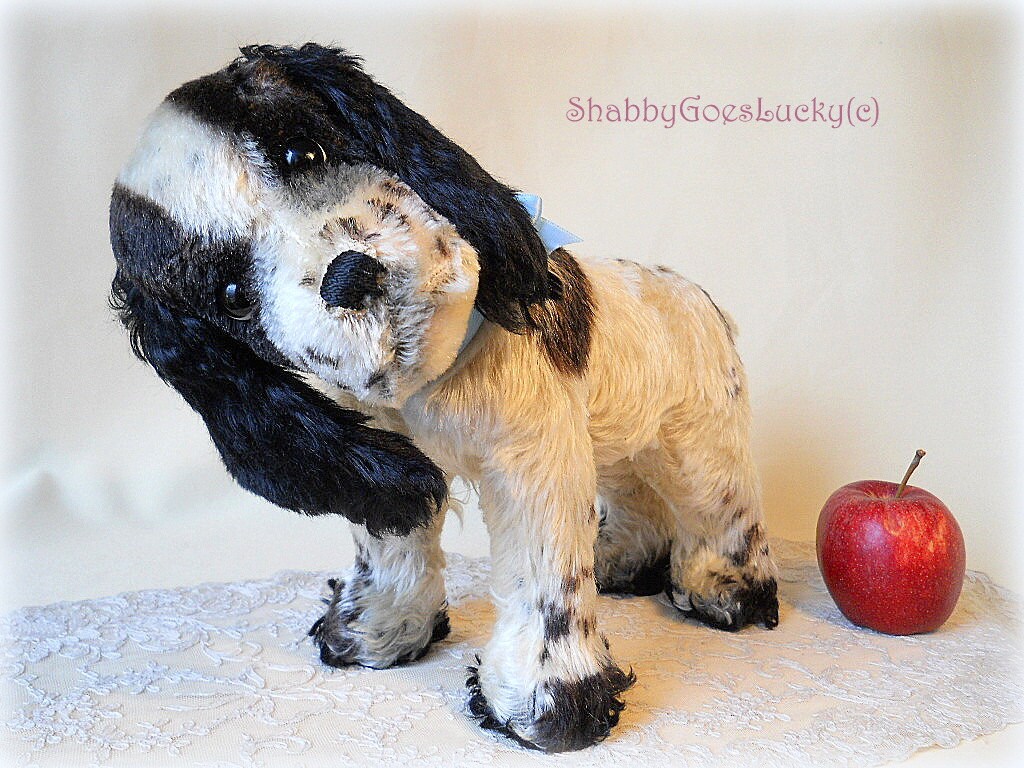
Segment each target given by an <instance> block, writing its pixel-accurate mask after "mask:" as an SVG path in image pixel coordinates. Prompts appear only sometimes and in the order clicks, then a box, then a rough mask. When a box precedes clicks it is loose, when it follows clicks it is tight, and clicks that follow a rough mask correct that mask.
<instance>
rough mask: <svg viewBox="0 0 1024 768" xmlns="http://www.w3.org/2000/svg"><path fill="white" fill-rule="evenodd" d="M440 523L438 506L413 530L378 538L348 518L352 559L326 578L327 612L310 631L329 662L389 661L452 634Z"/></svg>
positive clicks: (414, 655) (408, 657)
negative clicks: (339, 574)
mask: <svg viewBox="0 0 1024 768" xmlns="http://www.w3.org/2000/svg"><path fill="white" fill-rule="evenodd" d="M443 523H444V514H443V513H440V514H437V515H436V516H435V518H434V520H433V521H432V522H431V523H430V524H429V525H428V526H427V527H424V528H417V529H414V530H413V531H412V533H410V534H409V535H408V536H383V537H381V538H377V537H374V536H371V535H369V534H368V533H367V531H366V528H364V527H363V526H361V525H351V528H352V535H353V537H354V538H355V542H356V558H355V563H354V564H353V565H352V568H351V570H350V571H349V573H348V575H347V576H346V577H345V578H344V579H338V580H335V579H331V580H330V581H329V582H328V586H329V588H330V590H331V597H330V599H329V601H328V607H327V612H326V613H325V614H324V615H323V616H322V617H321V618H320V619H318V620H317V622H316V623H315V624H314V625H313V628H312V629H311V630H310V631H309V634H310V635H311V636H312V637H313V638H314V639H315V640H316V642H317V644H318V645H319V646H320V658H321V659H322V660H323V661H324V663H326V664H330V665H331V666H335V667H344V666H349V665H352V664H359V665H361V666H364V667H373V668H375V669H384V668H386V667H392V666H395V665H399V664H405V663H407V662H410V661H415V660H416V659H418V658H420V657H421V656H422V655H423V654H425V653H426V652H427V649H428V648H429V646H430V644H431V643H433V642H436V641H438V640H441V639H443V638H445V637H446V636H447V635H448V631H449V625H448V608H447V603H446V602H445V588H444V565H445V560H444V552H443V551H442V550H441V544H440V536H441V527H442V525H443Z"/></svg>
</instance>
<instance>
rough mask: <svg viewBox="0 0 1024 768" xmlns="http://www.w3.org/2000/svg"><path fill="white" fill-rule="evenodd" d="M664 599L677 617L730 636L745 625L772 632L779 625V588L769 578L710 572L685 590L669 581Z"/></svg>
mask: <svg viewBox="0 0 1024 768" xmlns="http://www.w3.org/2000/svg"><path fill="white" fill-rule="evenodd" d="M665 595H666V596H667V597H668V599H669V600H670V601H671V603H672V605H674V606H675V607H676V608H678V609H679V611H680V613H682V614H683V615H684V616H687V617H689V618H693V619H697V620H698V621H700V622H702V623H704V624H707V625H708V626H711V627H714V628H715V629H724V630H726V631H729V632H736V631H738V630H740V629H743V627H745V626H747V625H748V624H761V625H762V626H764V627H765V629H775V627H777V626H778V624H779V599H778V587H777V585H776V581H775V578H774V577H772V576H766V577H758V576H755V575H749V574H731V573H715V572H709V573H707V574H704V576H703V578H702V579H700V583H699V585H697V586H695V588H692V589H687V588H686V587H684V586H679V585H677V584H674V583H672V582H671V581H670V582H669V584H668V585H667V586H666V587H665Z"/></svg>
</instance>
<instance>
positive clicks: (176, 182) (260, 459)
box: [110, 44, 547, 533]
mask: <svg viewBox="0 0 1024 768" xmlns="http://www.w3.org/2000/svg"><path fill="white" fill-rule="evenodd" d="M242 54H243V55H242V57H240V58H239V59H237V60H236V61H234V62H232V63H231V64H230V65H228V66H227V67H226V68H224V69H222V70H220V71H219V72H216V73H214V74H212V75H208V76H206V77H203V78H200V79H198V80H194V81H192V82H189V83H186V84H185V85H183V86H181V87H180V88H178V89H177V90H176V91H174V92H173V93H171V94H170V96H168V97H167V99H166V101H165V102H164V103H163V105H161V106H160V108H159V109H158V110H157V111H156V113H155V114H154V115H153V117H152V118H151V120H150V122H149V125H148V126H147V128H146V130H145V132H144V134H143V137H142V139H141V141H140V144H139V146H138V148H137V149H136V151H135V153H134V155H133V156H132V157H131V159H130V160H129V162H128V164H127V165H126V167H125V168H124V170H123V171H122V172H121V174H120V176H119V177H118V180H117V183H116V185H115V187H114V193H113V197H112V201H111V217H110V226H111V243H112V246H113V250H114V255H115V258H116V260H117V274H116V276H115V279H114V285H113V296H114V300H115V305H116V306H117V307H118V308H119V310H120V311H121V316H122V319H123V320H124V321H125V323H126V324H127V325H128V326H129V328H130V329H131V331H132V340H133V345H134V347H135V350H136V352H137V354H139V355H140V356H141V357H143V358H144V359H146V360H147V361H149V362H150V363H151V364H152V365H153V366H154V368H156V370H157V372H158V373H159V374H160V375H161V376H162V377H163V378H164V379H165V380H166V381H167V382H168V383H170V384H171V385H172V386H174V387H175V388H176V389H178V390H179V391H180V392H181V394H182V395H183V396H184V397H185V399H186V400H187V401H188V402H189V404H190V405H192V407H193V408H195V409H196V410H197V411H199V413H200V414H201V415H202V416H203V418H204V419H205V421H206V423H207V425H208V427H209V429H210V433H211V436H212V438H213V440H214V443H215V444H216V445H217V447H218V448H219V449H220V451H221V454H222V456H223V457H224V460H225V464H226V465H227V467H228V469H229V470H230V471H231V472H232V474H234V475H235V477H236V479H238V480H239V482H240V483H241V484H242V485H243V486H245V487H246V488H249V489H250V490H253V491H255V492H256V493H259V494H260V495H263V496H265V497H266V498H268V499H270V500H271V501H273V502H275V503H277V504H280V505H281V506H285V507H289V508H292V509H299V510H302V511H305V512H308V513H312V514H317V513H322V512H341V513H343V514H345V515H346V516H347V517H349V518H351V519H353V520H356V521H357V522H362V523H365V524H366V525H367V526H368V527H370V528H371V529H372V530H377V531H395V532H399V533H404V532H407V531H408V530H409V529H410V528H411V527H412V526H414V525H416V524H419V523H422V522H424V521H425V520H427V519H429V517H430V513H431V512H432V510H433V509H435V508H436V507H437V506H438V505H440V504H441V503H442V501H443V497H444V478H443V476H442V475H441V473H440V471H439V470H438V469H437V468H436V467H435V466H434V465H433V464H432V463H431V462H430V461H429V460H428V459H427V458H426V457H425V456H423V454H421V453H420V452H419V451H418V450H417V449H416V448H415V447H414V446H413V445H412V444H411V443H410V442H409V441H408V440H407V439H406V438H404V437H402V436H400V435H397V434H395V433H391V432H384V431H380V430H375V429H371V428H370V427H368V426H366V424H365V423H364V422H365V419H364V418H363V417H362V416H360V415H358V414H356V413H355V412H353V411H349V410H345V409H342V408H340V407H338V406H337V405H336V404H334V403H333V402H332V401H330V400H329V399H328V398H326V397H324V396H322V395H321V394H319V393H318V392H316V391H315V390H314V389H312V388H311V387H309V386H308V385H307V384H306V383H305V382H304V381H303V380H302V376H313V377H316V378H317V379H319V380H321V381H323V382H326V383H327V384H329V385H332V386H336V387H339V388H341V389H344V390H346V391H348V392H350V393H352V394H353V395H354V396H355V397H357V398H358V399H360V400H362V401H364V402H367V403H371V404H380V405H401V404H402V402H403V401H404V400H405V399H406V398H407V397H408V396H409V394H411V393H412V392H414V391H416V390H418V389H420V388H421V387H422V386H423V385H425V384H426V383H428V382H429V381H431V380H433V379H435V378H436V377H437V376H439V375H440V374H441V373H443V372H444V371H445V370H446V369H447V368H448V367H449V366H450V365H451V363H452V361H453V360H454V358H455V357H456V355H457V353H458V350H459V348H460V345H461V343H462V341H463V338H464V336H465V333H466V328H467V325H468V323H469V317H470V312H471V310H472V308H473V306H474V303H475V305H476V307H477V308H478V309H479V311H480V312H481V313H482V314H483V315H484V316H485V317H487V318H488V319H490V320H492V321H493V322H495V323H498V324H500V325H502V326H504V327H505V328H507V329H508V330H510V331H513V332H520V331H523V330H526V329H527V328H528V327H529V326H530V325H531V320H530V318H531V315H530V311H529V308H530V306H531V305H532V304H534V303H536V302H538V301H541V300H543V299H544V298H545V297H546V292H547V283H546V280H547V255H546V252H545V250H544V246H543V245H542V244H541V242H540V240H539V238H538V236H537V234H536V232H535V231H534V229H533V227H532V223H531V221H530V218H529V215H528V214H527V213H526V211H525V210H524V209H523V208H522V207H521V206H520V205H519V204H518V203H517V202H516V200H515V197H514V193H513V191H512V190H511V189H509V188H508V187H506V186H505V185H503V184H501V183H499V182H497V181H496V180H494V179H493V178H492V177H491V176H489V175H488V174H487V173H486V172H485V171H484V170H483V169H481V168H480V166H479V165H478V164H477V163H476V161H475V160H473V158H472V157H470V156H469V155H468V154H467V153H466V152H464V151H463V150H462V149H460V148H459V147H458V146H456V145H455V144H453V143H452V142H451V141H450V140H448V139H447V138H445V137H444V136H443V135H442V134H441V133H440V132H439V131H437V130H436V129H435V128H433V126H431V125H430V124H429V123H428V122H427V121H426V120H425V119H424V118H422V117H421V116H420V115H418V114H416V113H415V112H413V111H412V110H410V109H409V108H408V107H406V106H405V105H404V104H402V103H401V102H400V101H399V100H398V99H396V98H395V97H394V96H393V95H392V94H391V93H390V92H389V91H387V90H386V89H385V88H383V87H382V86H380V85H378V84H377V83H376V82H374V81H373V80H372V79H371V78H370V77H369V76H368V75H366V74H365V73H364V72H363V71H362V70H361V69H360V67H359V66H358V62H357V60H356V59H354V58H353V57H350V56H348V55H346V54H345V53H344V52H342V51H340V50H336V49H330V48H324V47H321V46H318V45H313V44H308V45H305V46H302V47H301V48H299V49H294V48H276V47H270V46H259V47H255V46H254V47H249V48H245V49H243V51H242Z"/></svg>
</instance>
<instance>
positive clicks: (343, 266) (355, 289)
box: [320, 251, 387, 309]
mask: <svg viewBox="0 0 1024 768" xmlns="http://www.w3.org/2000/svg"><path fill="white" fill-rule="evenodd" d="M386 274H387V270H386V269H385V268H384V267H383V265H381V263H380V262H378V261H377V260H376V259H373V258H370V257H369V256H367V255H366V254H365V253H360V252H359V251H345V252H344V253H342V254H340V255H338V256H336V257H335V258H334V261H332V262H331V263H330V264H329V265H328V267H327V271H326V272H325V273H324V279H323V282H321V283H320V298H322V299H323V300H324V303H325V304H327V306H328V307H332V308H333V307H340V308H343V309H363V308H364V307H365V306H366V305H367V304H368V303H369V302H371V301H372V300H373V299H375V298H377V297H378V296H381V295H383V293H384V289H383V288H382V287H381V281H382V280H383V278H384V276H385V275H386Z"/></svg>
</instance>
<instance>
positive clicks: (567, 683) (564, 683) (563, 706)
mask: <svg viewBox="0 0 1024 768" xmlns="http://www.w3.org/2000/svg"><path fill="white" fill-rule="evenodd" d="M479 664H480V659H479V658H477V666H475V667H470V668H469V676H468V677H467V678H466V687H467V688H468V690H469V711H470V713H471V714H472V715H473V716H474V717H476V718H477V720H478V721H479V723H480V726H481V727H483V728H487V729H489V730H493V731H497V732H498V733H501V734H504V735H505V736H507V737H509V738H510V739H512V740H513V741H515V742H517V743H519V744H521V745H523V746H525V747H529V748H530V749H539V750H541V751H544V752H569V751H573V750H578V749H584V748H585V747H589V746H591V745H593V744H597V743H598V742H600V741H603V740H604V739H605V738H607V736H608V734H609V732H610V731H611V729H612V728H613V727H614V726H615V725H616V724H617V723H618V722H619V713H620V712H621V711H622V710H623V709H624V708H625V706H626V705H625V704H624V703H623V701H622V699H621V698H619V697H620V696H621V694H622V693H623V692H624V691H625V690H626V689H628V688H629V687H630V686H631V685H633V683H635V682H636V675H634V674H633V672H632V670H630V671H629V672H628V673H626V672H623V671H622V670H621V669H619V668H618V667H617V666H615V665H614V664H613V663H611V662H608V663H607V665H606V666H605V667H603V668H602V669H601V671H600V672H597V673H595V674H592V675H589V676H587V677H585V678H583V679H581V680H561V679H558V678H551V679H548V680H545V681H544V682H542V683H540V684H539V685H538V686H537V688H536V689H535V690H534V691H533V693H532V695H530V696H528V697H526V699H525V700H524V701H523V702H521V704H520V706H518V707H513V708H512V709H513V711H511V712H510V713H509V714H508V715H498V714H497V713H496V712H495V709H494V707H492V704H491V702H490V701H488V699H487V696H486V695H485V694H484V691H483V687H482V685H481V680H480V669H479Z"/></svg>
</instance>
